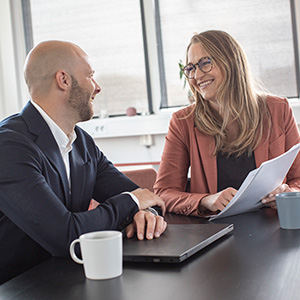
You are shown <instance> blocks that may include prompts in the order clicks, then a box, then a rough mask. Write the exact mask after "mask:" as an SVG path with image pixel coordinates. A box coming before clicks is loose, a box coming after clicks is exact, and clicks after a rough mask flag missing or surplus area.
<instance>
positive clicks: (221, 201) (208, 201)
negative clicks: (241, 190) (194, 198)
mask: <svg viewBox="0 0 300 300" xmlns="http://www.w3.org/2000/svg"><path fill="white" fill-rule="evenodd" d="M236 192H237V190H236V189H234V188H232V187H229V188H227V189H225V190H223V191H221V192H219V193H217V194H212V195H208V196H206V197H204V198H202V200H201V202H200V205H201V206H203V207H205V208H207V209H209V210H211V211H218V210H223V209H224V208H225V207H226V206H227V205H228V203H229V202H230V201H231V199H232V198H233V197H234V195H235V194H236Z"/></svg>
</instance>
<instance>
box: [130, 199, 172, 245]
mask: <svg viewBox="0 0 300 300" xmlns="http://www.w3.org/2000/svg"><path fill="white" fill-rule="evenodd" d="M157 205H158V204H157ZM166 228H167V222H166V221H165V220H164V218H163V217H161V216H155V215H154V214H153V213H152V212H150V211H144V210H140V211H139V212H137V213H136V214H135V215H134V217H133V223H131V224H130V225H128V226H127V227H126V229H125V232H126V236H127V238H132V237H133V236H134V233H135V231H136V234H137V237H138V239H139V240H143V239H144V236H145V233H146V238H147V239H148V240H152V239H153V237H156V238H158V237H160V235H161V234H162V233H163V232H164V231H165V230H166Z"/></svg>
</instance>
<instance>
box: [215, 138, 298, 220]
mask: <svg viewBox="0 0 300 300" xmlns="http://www.w3.org/2000/svg"><path fill="white" fill-rule="evenodd" d="M299 150H300V143H299V144H297V145H294V146H293V147H292V148H291V149H290V150H289V151H287V152H285V153H283V154H282V155H280V156H278V157H275V158H273V159H271V160H268V161H265V162H263V163H262V164H261V166H260V167H259V168H257V169H255V170H253V171H251V172H250V173H249V174H248V176H247V177H246V179H245V180H244V182H243V183H242V185H241V186H240V188H239V190H238V191H237V193H236V194H235V196H234V197H233V198H232V200H231V201H230V202H229V204H228V205H227V206H226V207H225V208H224V209H223V210H222V211H221V212H220V213H219V214H217V215H215V216H212V217H210V219H209V220H210V221H212V220H216V219H220V218H225V217H229V216H232V215H237V214H241V213H244V212H248V211H252V210H256V209H258V208H260V207H261V206H262V202H261V199H263V198H264V197H265V196H266V195H268V194H269V193H271V192H272V191H274V190H275V189H276V188H277V187H278V186H279V185H280V184H281V183H282V182H283V180H284V178H285V176H286V174H287V173H288V171H289V169H290V167H291V166H292V164H293V162H294V160H295V158H296V156H297V154H298V152H299Z"/></svg>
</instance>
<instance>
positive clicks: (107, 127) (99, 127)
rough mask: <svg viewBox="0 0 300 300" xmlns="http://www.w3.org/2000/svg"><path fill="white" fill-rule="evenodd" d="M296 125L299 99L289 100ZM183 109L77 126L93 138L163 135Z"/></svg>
mask: <svg viewBox="0 0 300 300" xmlns="http://www.w3.org/2000/svg"><path fill="white" fill-rule="evenodd" d="M289 102H290V105H291V107H292V109H293V113H294V116H295V118H296V120H297V123H298V124H300V99H298V98H293V99H290V100H289ZM181 108H183V107H174V108H165V109H161V110H160V111H159V113H157V114H153V115H148V116H133V117H128V116H122V117H114V118H104V119H100V118H99V119H92V120H90V121H87V122H82V123H79V124H78V125H79V126H80V127H81V128H83V129H84V130H86V131H87V132H88V133H89V134H90V135H91V136H92V137H93V138H95V139H99V138H112V137H128V136H141V135H159V134H161V135H165V134H167V132H168V128H169V121H170V119H171V116H172V114H173V112H175V111H177V110H179V109H181Z"/></svg>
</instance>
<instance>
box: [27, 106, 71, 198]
mask: <svg viewBox="0 0 300 300" xmlns="http://www.w3.org/2000/svg"><path fill="white" fill-rule="evenodd" d="M21 115H22V116H23V118H24V120H25V122H26V123H27V125H28V130H29V132H30V133H31V134H32V140H33V142H34V143H35V144H36V145H37V146H38V147H39V148H40V149H41V151H42V152H43V153H44V155H45V156H46V157H47V158H48V160H49V162H50V163H51V164H52V166H53V167H54V168H55V169H56V170H57V172H58V174H59V176H60V178H61V181H62V187H63V190H64V195H65V204H66V201H67V199H68V198H69V182H68V178H67V173H66V169H65V164H64V162H63V159H62V156H61V154H60V151H59V148H58V145H57V143H56V141H55V139H54V137H53V135H52V133H51V130H50V128H49V127H48V125H47V123H46V122H45V120H44V119H43V118H42V116H41V115H40V114H39V112H38V111H37V110H36V109H35V108H34V106H33V105H32V104H31V103H30V102H28V103H27V105H26V106H25V107H24V109H23V110H22V112H21Z"/></svg>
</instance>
